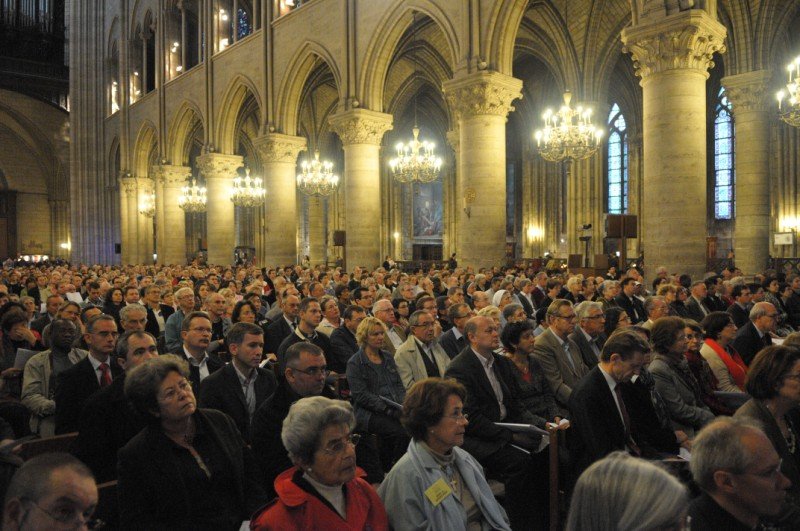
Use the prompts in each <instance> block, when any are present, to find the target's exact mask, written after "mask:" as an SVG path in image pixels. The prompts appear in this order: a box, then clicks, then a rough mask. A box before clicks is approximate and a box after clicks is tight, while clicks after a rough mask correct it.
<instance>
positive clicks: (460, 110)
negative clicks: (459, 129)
mask: <svg viewBox="0 0 800 531" xmlns="http://www.w3.org/2000/svg"><path fill="white" fill-rule="evenodd" d="M442 90H443V91H444V95H445V97H446V98H447V103H448V104H449V105H450V108H451V109H452V110H453V112H454V114H455V115H456V117H457V118H459V119H460V118H469V117H472V116H485V115H492V116H503V117H505V116H508V113H509V112H511V111H513V110H514V107H513V106H512V105H511V102H513V101H514V100H516V99H520V98H522V92H521V91H522V80H519V79H516V78H513V77H511V76H507V75H505V74H501V73H499V72H487V71H480V72H475V73H474V74H470V75H467V76H464V77H460V78H456V79H451V80H450V81H445V82H444V83H443V84H442Z"/></svg>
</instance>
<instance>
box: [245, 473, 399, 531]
mask: <svg viewBox="0 0 800 531" xmlns="http://www.w3.org/2000/svg"><path fill="white" fill-rule="evenodd" d="M295 472H297V467H292V468H290V469H289V470H286V471H285V472H283V473H281V475H279V476H278V477H277V478H275V492H277V493H278V497H277V498H276V499H275V500H273V501H272V502H271V503H270V504H269V505H267V506H266V507H264V508H263V509H261V510H259V511H258V512H257V513H256V514H254V515H253V518H252V520H250V529H251V530H253V531H267V530H269V529H280V530H281V531H284V530H290V529H297V530H307V529H325V531H355V530H368V531H383V530H388V529H389V519H388V517H387V516H386V509H384V507H383V502H381V500H380V498H378V493H377V492H375V489H373V488H372V485H370V484H369V483H367V482H366V481H364V480H363V479H361V478H363V477H366V475H367V474H366V473H365V472H364V471H363V470H361V469H360V468H358V469H356V477H355V478H353V479H352V480H350V481H348V482H347V484H346V487H347V520H346V521H345V520H343V519H342V517H341V516H339V514H338V513H336V512H334V511H332V510H331V509H330V508H328V506H327V505H325V504H324V503H322V502H321V501H320V500H319V498H317V497H316V496H314V495H313V494H310V493H308V492H306V491H305V490H303V489H302V488H300V487H299V486H298V485H297V484H296V483H294V481H292V476H293V475H294V474H295Z"/></svg>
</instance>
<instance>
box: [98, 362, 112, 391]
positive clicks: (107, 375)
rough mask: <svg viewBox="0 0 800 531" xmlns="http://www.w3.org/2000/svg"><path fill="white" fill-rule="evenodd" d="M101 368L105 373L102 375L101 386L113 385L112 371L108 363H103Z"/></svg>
mask: <svg viewBox="0 0 800 531" xmlns="http://www.w3.org/2000/svg"><path fill="white" fill-rule="evenodd" d="M99 369H100V372H101V373H103V374H101V375H100V387H105V386H107V385H111V371H110V370H109V368H108V363H101V364H100V367H99Z"/></svg>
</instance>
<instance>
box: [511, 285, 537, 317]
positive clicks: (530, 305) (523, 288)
mask: <svg viewBox="0 0 800 531" xmlns="http://www.w3.org/2000/svg"><path fill="white" fill-rule="evenodd" d="M534 289H536V287H535V286H534V285H533V282H531V281H530V280H528V279H527V278H523V279H522V280H520V281H519V283H518V284H517V290H519V293H516V294H515V295H514V296H515V297H516V298H517V300H519V303H520V304H521V305H522V308H523V309H524V310H525V315H527V316H528V319H532V318H533V313H534V312H535V311H536V308H535V306H534V301H533V296H532V295H531V294H532V292H533V290H534Z"/></svg>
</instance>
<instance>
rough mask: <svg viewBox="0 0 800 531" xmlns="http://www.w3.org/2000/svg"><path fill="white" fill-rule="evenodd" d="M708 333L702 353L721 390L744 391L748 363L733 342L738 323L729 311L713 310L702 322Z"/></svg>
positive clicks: (730, 391)
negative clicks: (736, 323) (734, 321)
mask: <svg viewBox="0 0 800 531" xmlns="http://www.w3.org/2000/svg"><path fill="white" fill-rule="evenodd" d="M700 326H702V327H703V330H705V333H706V341H705V344H704V345H703V346H702V348H701V349H700V354H701V355H702V356H703V358H704V359H705V360H706V361H707V362H708V365H709V366H710V367H711V370H712V371H713V372H714V377H716V379H717V386H718V388H719V390H720V391H725V392H728V393H741V392H743V391H744V382H745V377H746V376H747V365H746V364H745V363H744V361H743V360H742V358H741V357H740V356H739V353H738V352H736V349H734V348H733V346H732V345H731V343H732V342H733V339H734V338H735V337H736V325H735V324H734V323H733V319H732V318H731V315H730V314H729V313H727V312H711V313H709V314H708V315H706V316H705V318H704V319H703V322H702V323H700Z"/></svg>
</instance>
